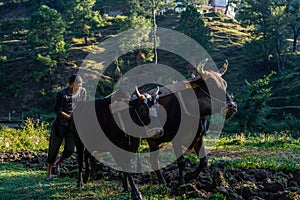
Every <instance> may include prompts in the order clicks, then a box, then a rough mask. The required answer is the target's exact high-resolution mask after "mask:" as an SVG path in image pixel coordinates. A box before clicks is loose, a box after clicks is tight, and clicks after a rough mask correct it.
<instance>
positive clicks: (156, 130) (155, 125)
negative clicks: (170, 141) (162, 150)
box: [146, 105, 164, 138]
mask: <svg viewBox="0 0 300 200" xmlns="http://www.w3.org/2000/svg"><path fill="white" fill-rule="evenodd" d="M157 107H158V105H154V106H152V107H151V108H149V115H150V118H151V122H152V123H151V124H150V125H149V126H148V127H147V128H148V129H147V131H146V135H147V137H148V138H160V137H162V136H163V135H164V129H163V126H162V125H161V122H160V120H159V118H158V114H157Z"/></svg>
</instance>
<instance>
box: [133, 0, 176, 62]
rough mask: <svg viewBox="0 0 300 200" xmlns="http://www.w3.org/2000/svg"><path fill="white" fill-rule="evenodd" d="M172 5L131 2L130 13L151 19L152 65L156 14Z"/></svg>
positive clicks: (158, 1)
mask: <svg viewBox="0 0 300 200" xmlns="http://www.w3.org/2000/svg"><path fill="white" fill-rule="evenodd" d="M172 5H174V2H173V1H168V0H165V1H161V0H131V1H130V7H131V9H130V11H131V13H137V14H138V15H141V16H144V17H146V18H152V24H153V34H152V35H153V49H154V63H155V64H157V60H158V58H157V34H156V30H157V23H156V13H158V12H160V11H162V10H163V9H165V8H168V7H171V6H172Z"/></svg>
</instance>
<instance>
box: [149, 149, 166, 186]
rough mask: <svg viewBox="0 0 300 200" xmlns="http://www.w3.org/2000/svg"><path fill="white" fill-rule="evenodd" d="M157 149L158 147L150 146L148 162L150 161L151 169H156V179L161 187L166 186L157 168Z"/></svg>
mask: <svg viewBox="0 0 300 200" xmlns="http://www.w3.org/2000/svg"><path fill="white" fill-rule="evenodd" d="M158 150H159V147H158V146H152V147H151V146H150V151H151V153H150V160H151V165H152V169H156V170H155V173H156V175H157V177H158V180H159V182H160V183H161V184H163V185H167V182H166V180H165V177H164V176H163V174H162V171H161V169H160V167H159V163H158V156H159V151H158Z"/></svg>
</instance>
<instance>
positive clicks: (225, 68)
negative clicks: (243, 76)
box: [219, 59, 228, 76]
mask: <svg viewBox="0 0 300 200" xmlns="http://www.w3.org/2000/svg"><path fill="white" fill-rule="evenodd" d="M227 69H228V60H227V59H226V60H225V63H224V65H223V67H222V68H221V69H219V73H220V75H221V76H223V75H224V74H225V72H226V71H227Z"/></svg>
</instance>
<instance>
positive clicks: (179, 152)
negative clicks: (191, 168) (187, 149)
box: [173, 144, 186, 185]
mask: <svg viewBox="0 0 300 200" xmlns="http://www.w3.org/2000/svg"><path fill="white" fill-rule="evenodd" d="M173 147H174V151H175V155H176V157H178V159H177V165H178V169H179V180H178V183H179V185H184V184H185V180H184V173H185V165H186V161H185V158H184V157H183V154H182V149H181V147H180V145H174V144H173Z"/></svg>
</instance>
